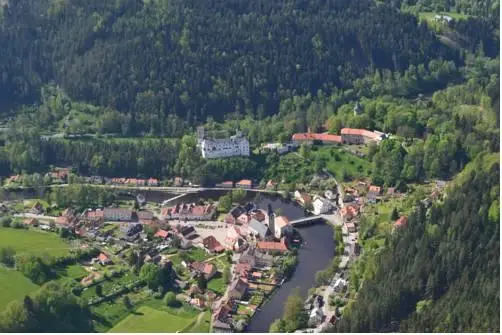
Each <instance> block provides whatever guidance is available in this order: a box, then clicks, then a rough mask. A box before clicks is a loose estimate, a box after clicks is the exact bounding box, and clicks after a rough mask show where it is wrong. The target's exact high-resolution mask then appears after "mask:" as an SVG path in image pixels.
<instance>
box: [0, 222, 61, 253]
mask: <svg viewBox="0 0 502 335" xmlns="http://www.w3.org/2000/svg"><path fill="white" fill-rule="evenodd" d="M0 246H2V247H12V248H13V249H14V250H15V251H16V253H17V254H18V255H22V254H29V255H37V256H43V255H49V256H63V255H66V254H68V251H69V250H70V248H71V247H70V245H69V244H67V243H66V242H65V241H63V240H62V239H61V238H59V236H57V235H56V234H54V233H45V232H39V231H35V230H26V229H14V228H0Z"/></svg>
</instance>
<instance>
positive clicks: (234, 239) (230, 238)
mask: <svg viewBox="0 0 502 335" xmlns="http://www.w3.org/2000/svg"><path fill="white" fill-rule="evenodd" d="M224 244H225V247H226V248H227V249H228V250H232V251H235V252H241V251H243V250H244V249H245V248H246V247H247V242H246V240H245V239H244V238H243V237H242V234H241V231H240V229H239V228H237V227H235V226H230V227H229V228H228V229H227V235H226V237H225V241H224Z"/></svg>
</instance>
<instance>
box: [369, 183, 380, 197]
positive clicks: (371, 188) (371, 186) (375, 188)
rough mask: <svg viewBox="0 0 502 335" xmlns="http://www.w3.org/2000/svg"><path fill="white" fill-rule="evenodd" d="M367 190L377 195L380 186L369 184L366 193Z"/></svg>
mask: <svg viewBox="0 0 502 335" xmlns="http://www.w3.org/2000/svg"><path fill="white" fill-rule="evenodd" d="M369 192H373V193H376V194H377V195H379V194H380V193H381V192H382V188H381V187H380V186H376V185H370V187H369V189H368V193H369Z"/></svg>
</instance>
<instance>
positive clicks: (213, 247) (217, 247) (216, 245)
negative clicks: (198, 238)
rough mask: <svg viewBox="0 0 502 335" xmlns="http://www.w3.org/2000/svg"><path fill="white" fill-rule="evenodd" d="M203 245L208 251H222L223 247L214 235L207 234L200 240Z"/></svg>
mask: <svg viewBox="0 0 502 335" xmlns="http://www.w3.org/2000/svg"><path fill="white" fill-rule="evenodd" d="M202 244H204V247H205V248H207V249H208V250H210V251H214V252H220V251H223V247H222V245H221V243H220V242H218V240H217V239H216V238H215V237H214V236H212V235H211V236H208V237H206V238H204V239H203V240H202Z"/></svg>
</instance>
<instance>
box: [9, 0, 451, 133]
mask: <svg viewBox="0 0 502 335" xmlns="http://www.w3.org/2000/svg"><path fill="white" fill-rule="evenodd" d="M1 25H2V26H1V27H2V30H1V31H0V42H1V44H2V46H4V47H3V48H2V50H1V51H0V52H1V54H0V55H1V57H0V59H1V61H0V69H2V73H3V77H2V80H1V81H0V88H1V89H0V92H2V95H1V96H0V97H1V98H2V100H3V101H5V102H10V103H14V102H28V101H33V100H34V99H36V98H37V97H38V91H39V87H40V84H41V83H44V82H48V81H49V80H56V82H57V83H58V84H59V85H61V86H62V87H63V88H64V89H65V90H66V91H67V92H68V93H69V94H70V96H72V97H73V98H76V99H78V100H84V101H90V102H93V103H94V104H97V105H100V106H109V107H114V108H116V109H118V110H120V111H122V112H123V113H125V114H123V115H124V116H121V115H117V114H113V113H111V112H107V115H106V117H105V118H102V123H101V125H100V128H101V129H103V131H112V132H116V131H120V130H121V129H122V128H121V127H120V124H123V125H125V126H126V128H129V127H130V128H131V129H134V130H140V129H143V130H146V131H150V130H151V131H154V132H156V133H165V132H166V122H167V116H168V115H179V116H181V117H182V118H183V119H184V120H186V121H188V122H190V123H192V122H194V121H196V120H198V121H201V120H205V118H206V117H207V116H209V115H212V116H215V117H217V118H220V119H221V118H222V117H223V116H224V115H225V114H226V113H229V112H234V111H236V112H240V113H250V114H253V115H257V116H263V115H267V114H271V113H274V112H276V110H277V108H278V106H279V102H280V99H281V98H283V97H290V96H293V95H295V94H297V93H300V94H306V93H311V94H316V93H317V91H318V90H319V89H323V90H325V89H329V88H330V87H333V86H334V85H336V86H339V87H348V86H350V85H351V83H352V81H353V80H354V79H355V78H356V77H357V76H360V75H363V74H365V73H367V72H368V71H369V70H370V69H383V68H385V69H391V70H398V71H404V70H405V69H407V68H408V66H410V65H412V64H413V65H418V64H421V63H428V61H429V60H431V59H435V58H437V57H443V58H446V59H452V60H455V61H458V60H459V59H458V55H457V54H456V52H454V51H451V50H449V49H448V48H447V47H446V46H444V45H442V44H441V43H440V42H439V40H438V39H437V38H436V37H435V36H434V34H433V33H432V32H431V31H429V30H428V29H427V27H426V26H425V25H423V24H418V22H417V19H416V18H415V17H414V16H413V15H411V14H403V13H400V12H399V11H397V10H396V9H394V8H392V7H390V6H388V5H386V4H381V5H376V4H375V3H374V2H373V1H369V0H360V1H349V0H342V1H340V0H337V1H293V0H282V1H268V0H259V1H251V2H249V1H238V2H235V1H228V0H213V1H209V2H204V1H198V0H189V1H186V0H174V1H164V0H157V1H144V2H142V1H137V0H120V1H104V2H103V1H100V0H91V1H89V0H85V1H84V0H71V1H50V0H40V1H37V2H36V4H34V2H33V1H29V0H21V1H13V2H11V3H9V5H8V7H6V9H4V13H3V20H2V22H1ZM139 50H140V52H138V51H139ZM21 59H22V60H23V61H22V62H20V61H19V60H21ZM116 121H119V122H116Z"/></svg>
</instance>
